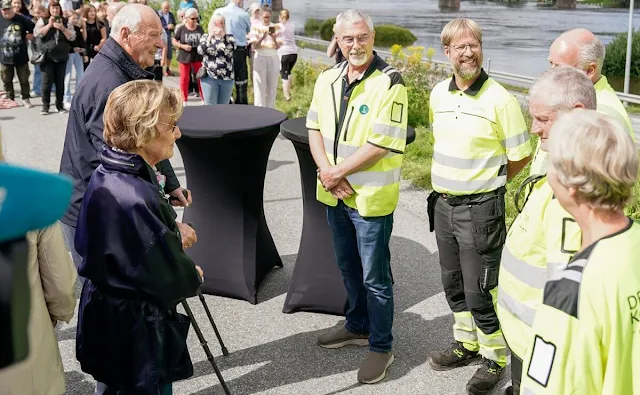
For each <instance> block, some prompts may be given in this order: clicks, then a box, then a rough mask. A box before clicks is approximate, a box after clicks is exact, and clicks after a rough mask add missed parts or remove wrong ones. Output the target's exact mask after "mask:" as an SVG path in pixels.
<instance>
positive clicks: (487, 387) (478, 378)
mask: <svg viewBox="0 0 640 395" xmlns="http://www.w3.org/2000/svg"><path fill="white" fill-rule="evenodd" d="M502 372H504V368H502V367H500V365H498V363H497V362H495V361H492V360H490V359H486V358H482V366H480V367H479V368H478V370H477V371H476V373H475V374H474V375H473V377H471V380H469V382H468V383H467V392H468V393H469V394H471V395H485V394H488V393H489V392H491V390H492V389H493V387H495V386H496V384H498V381H500V378H501V377H502Z"/></svg>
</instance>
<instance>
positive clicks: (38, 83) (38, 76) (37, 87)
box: [32, 65, 42, 95]
mask: <svg viewBox="0 0 640 395" xmlns="http://www.w3.org/2000/svg"><path fill="white" fill-rule="evenodd" d="M32 91H34V92H35V93H36V94H38V95H41V94H42V73H41V72H40V66H39V65H36V66H35V67H34V68H33V89H32Z"/></svg>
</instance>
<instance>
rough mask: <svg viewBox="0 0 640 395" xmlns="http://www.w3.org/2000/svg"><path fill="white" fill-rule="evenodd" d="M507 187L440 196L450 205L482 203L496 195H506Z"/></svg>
mask: <svg viewBox="0 0 640 395" xmlns="http://www.w3.org/2000/svg"><path fill="white" fill-rule="evenodd" d="M506 191H507V188H505V187H500V188H498V189H496V190H494V191H490V192H483V193H474V194H471V195H463V196H454V195H447V194H444V193H442V194H440V198H442V200H444V201H445V202H446V203H447V204H448V205H449V206H462V205H469V204H480V203H482V202H486V201H487V200H489V199H491V198H493V197H496V196H504V194H505V193H506Z"/></svg>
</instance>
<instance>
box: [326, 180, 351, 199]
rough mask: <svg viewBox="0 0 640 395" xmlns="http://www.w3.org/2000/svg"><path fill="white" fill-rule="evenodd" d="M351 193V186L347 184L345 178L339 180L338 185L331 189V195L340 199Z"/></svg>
mask: <svg viewBox="0 0 640 395" xmlns="http://www.w3.org/2000/svg"><path fill="white" fill-rule="evenodd" d="M353 193H354V192H353V188H351V184H349V181H347V179H346V178H343V179H342V180H340V181H339V182H338V185H336V186H335V188H333V189H332V190H331V196H333V197H334V198H336V199H340V200H345V199H347V198H348V197H349V196H351V195H353Z"/></svg>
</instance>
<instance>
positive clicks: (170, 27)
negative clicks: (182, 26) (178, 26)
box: [167, 23, 175, 30]
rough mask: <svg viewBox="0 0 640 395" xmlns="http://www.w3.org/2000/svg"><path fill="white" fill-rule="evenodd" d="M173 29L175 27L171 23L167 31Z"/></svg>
mask: <svg viewBox="0 0 640 395" xmlns="http://www.w3.org/2000/svg"><path fill="white" fill-rule="evenodd" d="M174 27H175V25H174V24H173V23H170V24H168V25H167V30H173V28H174Z"/></svg>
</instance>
